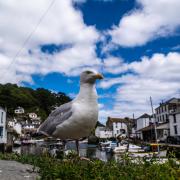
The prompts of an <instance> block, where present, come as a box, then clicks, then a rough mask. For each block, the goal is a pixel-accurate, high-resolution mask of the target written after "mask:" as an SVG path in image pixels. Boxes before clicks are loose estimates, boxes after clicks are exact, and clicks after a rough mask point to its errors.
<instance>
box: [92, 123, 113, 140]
mask: <svg viewBox="0 0 180 180" xmlns="http://www.w3.org/2000/svg"><path fill="white" fill-rule="evenodd" d="M95 136H97V137H98V138H101V139H108V138H111V137H112V136H113V132H112V130H111V129H109V128H108V127H105V126H97V127H96V130H95Z"/></svg>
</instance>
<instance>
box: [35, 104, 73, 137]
mask: <svg viewBox="0 0 180 180" xmlns="http://www.w3.org/2000/svg"><path fill="white" fill-rule="evenodd" d="M71 115H72V102H69V103H66V104H63V105H61V106H60V107H58V108H57V109H55V110H54V111H53V112H52V113H51V114H50V115H49V117H48V118H47V119H46V120H45V121H44V122H43V123H42V124H41V126H40V127H39V129H38V132H41V133H43V134H45V135H48V136H51V135H52V134H53V133H54V131H55V130H56V126H58V125H59V124H61V123H63V122H64V121H65V120H67V119H69V117H71Z"/></svg>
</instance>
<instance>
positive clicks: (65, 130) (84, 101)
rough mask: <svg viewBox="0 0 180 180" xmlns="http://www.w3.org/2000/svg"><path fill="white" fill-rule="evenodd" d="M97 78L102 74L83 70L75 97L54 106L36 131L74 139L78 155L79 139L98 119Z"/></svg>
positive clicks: (88, 133)
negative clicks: (56, 106) (58, 105)
mask: <svg viewBox="0 0 180 180" xmlns="http://www.w3.org/2000/svg"><path fill="white" fill-rule="evenodd" d="M97 79H103V76H102V75H101V74H100V73H97V72H95V71H92V70H86V71H83V72H82V73H81V75H80V90H79V93H78V95H77V97H76V98H75V99H74V100H72V101H71V102H68V103H66V104H63V105H61V106H60V107H58V108H56V109H55V110H54V111H53V112H52V113H51V114H50V115H49V117H48V118H47V119H46V120H45V121H44V122H43V123H42V124H41V125H40V127H39V129H38V133H40V134H43V135H46V136H50V137H55V138H59V139H61V140H67V139H72V140H75V141H76V148H77V153H78V155H79V139H80V138H84V137H88V136H89V135H90V133H91V131H92V129H93V128H94V127H95V125H96V123H97V120H98V102H97V98H98V95H97V92H96V88H95V82H96V80H97Z"/></svg>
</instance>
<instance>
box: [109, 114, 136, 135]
mask: <svg viewBox="0 0 180 180" xmlns="http://www.w3.org/2000/svg"><path fill="white" fill-rule="evenodd" d="M132 125H133V121H132V120H131V119H129V118H111V117H108V120H107V122H106V126H107V127H108V128H109V129H111V130H112V134H113V137H118V136H119V135H126V136H129V135H130V134H131V132H130V131H131V129H132Z"/></svg>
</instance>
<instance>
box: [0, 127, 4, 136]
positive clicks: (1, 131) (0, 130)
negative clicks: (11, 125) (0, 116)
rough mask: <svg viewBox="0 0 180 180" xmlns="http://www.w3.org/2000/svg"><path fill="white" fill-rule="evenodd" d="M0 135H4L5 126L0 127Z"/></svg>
mask: <svg viewBox="0 0 180 180" xmlns="http://www.w3.org/2000/svg"><path fill="white" fill-rule="evenodd" d="M0 137H1V138H2V137H3V127H0Z"/></svg>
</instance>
